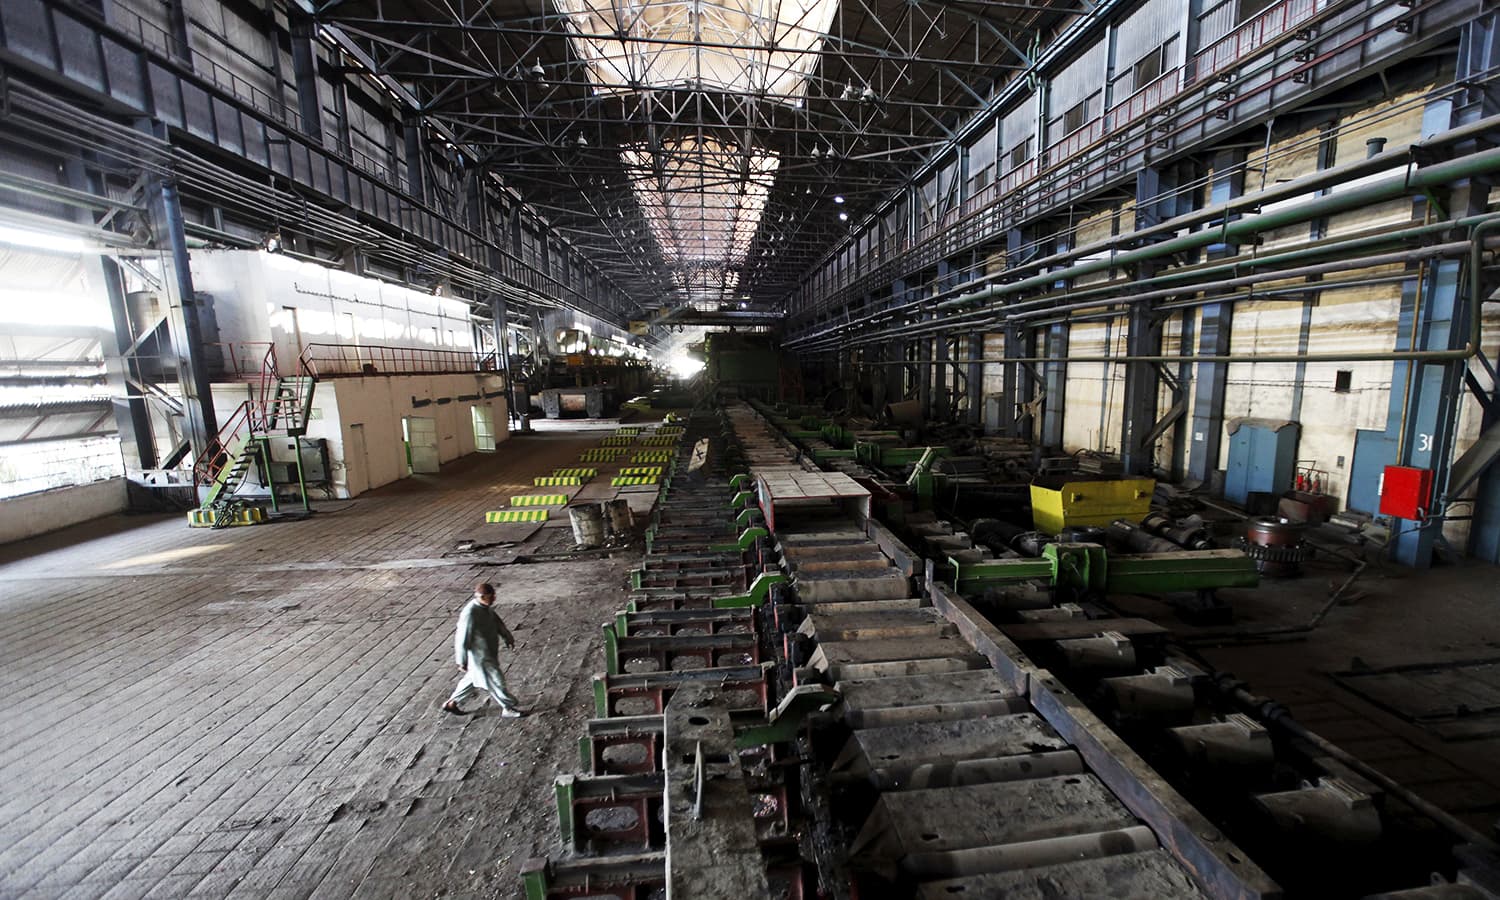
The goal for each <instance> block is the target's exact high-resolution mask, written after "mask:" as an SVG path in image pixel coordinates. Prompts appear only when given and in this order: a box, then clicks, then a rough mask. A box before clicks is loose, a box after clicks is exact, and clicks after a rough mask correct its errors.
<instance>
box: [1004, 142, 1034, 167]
mask: <svg viewBox="0 0 1500 900" xmlns="http://www.w3.org/2000/svg"><path fill="white" fill-rule="evenodd" d="M1006 158H1007V159H1008V160H1009V163H1008V164H1007V165H1006V169H1007V170H1015V169H1019V168H1021V167H1022V166H1024V165H1026V161H1027V160H1029V159H1031V138H1029V137H1028V138H1026V139H1025V140H1023V141H1021V143H1019V144H1017V145H1016V146H1014V147H1012V148H1011V149H1010V152H1009V153H1008V154H1006Z"/></svg>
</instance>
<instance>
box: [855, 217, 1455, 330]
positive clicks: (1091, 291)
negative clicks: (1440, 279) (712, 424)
mask: <svg viewBox="0 0 1500 900" xmlns="http://www.w3.org/2000/svg"><path fill="white" fill-rule="evenodd" d="M1453 227H1454V225H1453V223H1451V222H1443V223H1440V224H1433V225H1418V226H1414V227H1411V228H1406V229H1400V230H1397V231H1389V230H1388V231H1385V232H1382V233H1379V234H1374V235H1368V236H1365V237H1359V238H1354V239H1346V240H1338V241H1330V242H1325V243H1319V244H1317V245H1315V246H1312V247H1304V248H1300V249H1297V250H1291V251H1286V252H1284V253H1277V254H1271V255H1267V256H1261V257H1252V258H1250V259H1244V260H1232V261H1227V262H1224V263H1221V264H1217V265H1211V266H1204V267H1200V268H1195V269H1192V270H1191V271H1187V272H1168V273H1163V274H1161V275H1156V276H1153V277H1151V278H1145V279H1141V280H1139V281H1133V282H1131V283H1130V287H1131V293H1130V294H1128V295H1125V296H1121V294H1120V289H1121V287H1122V285H1121V284H1119V283H1111V284H1108V285H1101V286H1099V287H1096V288H1088V289H1085V290H1081V291H1069V292H1067V293H1065V294H1064V295H1063V297H1061V298H1053V297H1041V298H1036V299H1033V300H1024V301H1021V302H1020V303H1015V304H1011V305H1009V306H1007V307H1005V308H1004V309H1002V310H980V311H976V312H972V313H967V314H959V315H956V316H951V317H949V318H946V319H941V320H937V321H934V322H932V323H930V324H927V325H922V326H918V327H916V328H910V327H896V328H888V329H884V330H882V331H878V332H874V333H872V334H866V335H864V336H862V337H859V338H853V339H848V340H846V341H843V342H841V343H844V344H847V345H850V346H861V345H863V344H868V343H872V342H876V341H879V340H882V339H884V338H885V337H886V336H888V335H900V336H902V337H910V336H912V335H919V334H928V333H937V332H939V331H943V330H946V329H951V328H953V327H955V326H961V325H976V326H977V325H981V324H998V323H999V322H1001V321H1009V320H1020V319H1025V318H1030V317H1032V316H1044V315H1052V314H1055V313H1058V312H1066V311H1071V310H1075V309H1091V308H1094V307H1099V306H1105V305H1108V304H1121V303H1135V302H1138V301H1143V300H1149V299H1159V298H1161V297H1171V296H1175V295H1178V294H1182V293H1184V292H1185V291H1193V290H1195V285H1194V284H1179V285H1177V286H1176V287H1172V288H1167V289H1163V290H1157V291H1151V292H1147V293H1140V292H1139V290H1140V288H1142V287H1146V286H1150V285H1156V284H1167V283H1171V282H1174V281H1184V280H1188V279H1194V280H1201V279H1205V278H1209V277H1211V276H1214V275H1218V274H1220V273H1239V272H1241V271H1244V270H1246V269H1258V268H1262V267H1266V266H1273V265H1278V264H1281V263H1285V262H1295V261H1298V260H1302V259H1310V258H1317V257H1322V256H1342V255H1343V254H1347V253H1350V252H1352V251H1355V250H1360V249H1368V248H1370V247H1372V246H1387V245H1391V244H1398V243H1400V242H1401V241H1404V240H1409V239H1411V238H1416V237H1422V236H1425V235H1429V234H1433V233H1438V232H1442V231H1452V230H1453ZM1467 247H1468V243H1467V242H1462V241H1459V242H1451V243H1447V244H1440V245H1433V246H1430V247H1416V248H1411V249H1409V250H1405V251H1402V252H1400V253H1390V254H1383V255H1377V256H1369V257H1355V258H1350V257H1347V256H1344V257H1342V258H1340V259H1337V260H1335V261H1333V262H1328V263H1322V264H1319V265H1311V266H1303V267H1300V268H1297V269H1282V270H1277V271H1276V272H1275V273H1274V274H1275V278H1276V279H1277V280H1279V279H1282V278H1295V277H1303V276H1307V275H1322V274H1331V273H1333V272H1343V271H1351V270H1356V269H1362V268H1368V267H1372V266H1377V265H1387V264H1390V263H1392V262H1409V261H1412V260H1415V259H1422V258H1427V257H1430V256H1441V255H1444V254H1452V255H1457V254H1461V253H1462V252H1463V251H1464V250H1465V249H1467ZM1268 277H1269V276H1268V275H1261V276H1248V275H1247V276H1244V277H1237V278H1231V279H1228V280H1215V281H1213V282H1212V283H1210V284H1206V285H1204V286H1202V287H1198V288H1196V289H1197V290H1208V289H1210V288H1213V289H1217V288H1220V287H1237V286H1241V285H1250V286H1253V285H1254V284H1255V283H1256V282H1257V281H1264V280H1266V278H1268ZM1337 286H1340V285H1338V284H1336V283H1334V284H1330V285H1321V284H1317V285H1309V286H1308V287H1307V288H1304V289H1319V288H1326V287H1337ZM1085 297H1097V298H1098V299H1097V300H1093V301H1091V302H1079V303H1073V304H1066V305H1058V306H1044V307H1042V308H1040V309H1036V310H1034V311H1032V312H1028V313H1025V314H1019V315H1015V314H1011V312H1010V311H1011V310H1015V309H1019V308H1022V307H1036V306H1041V305H1042V304H1046V303H1054V302H1056V300H1058V299H1078V298H1085ZM1239 299H1244V300H1250V299H1255V293H1254V291H1253V290H1252V291H1251V292H1250V293H1249V294H1246V295H1243V296H1233V295H1226V296H1217V295H1216V296H1213V297H1209V298H1206V299H1204V300H1203V301H1199V302H1204V303H1220V302H1226V301H1227V302H1233V301H1235V300H1239ZM1178 305H1180V304H1178Z"/></svg>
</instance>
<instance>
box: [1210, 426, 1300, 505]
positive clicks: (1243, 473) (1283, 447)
mask: <svg viewBox="0 0 1500 900" xmlns="http://www.w3.org/2000/svg"><path fill="white" fill-rule="evenodd" d="M1301 432H1302V427H1301V425H1299V424H1298V423H1296V422H1292V421H1288V420H1286V419H1234V420H1233V421H1231V422H1230V423H1229V466H1228V468H1227V469H1226V470H1225V472H1224V497H1225V499H1228V500H1232V501H1234V502H1235V503H1238V504H1240V505H1241V506H1245V505H1249V503H1250V501H1251V495H1252V494H1272V495H1275V494H1280V493H1281V492H1282V491H1286V490H1290V489H1291V488H1292V486H1293V483H1294V481H1295V480H1296V475H1297V439H1298V437H1299V436H1300V435H1301Z"/></svg>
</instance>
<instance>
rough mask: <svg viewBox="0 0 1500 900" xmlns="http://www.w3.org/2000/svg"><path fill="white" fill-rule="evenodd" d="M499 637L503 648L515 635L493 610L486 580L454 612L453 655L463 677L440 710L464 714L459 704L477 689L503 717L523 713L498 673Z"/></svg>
mask: <svg viewBox="0 0 1500 900" xmlns="http://www.w3.org/2000/svg"><path fill="white" fill-rule="evenodd" d="M501 639H504V641H505V649H507V650H513V649H515V646H516V639H515V638H514V637H512V636H511V633H510V629H509V628H506V627H505V623H504V622H502V621H500V616H499V615H498V614H496V612H495V586H494V585H492V584H489V583H488V582H485V583H482V584H479V585H476V586H475V588H474V596H473V598H471V599H470V600H469V602H468V603H466V604H464V608H463V611H462V612H460V613H459V614H458V631H457V632H456V633H455V634H454V635H453V658H454V661H455V662H457V663H458V667H459V668H460V669H463V670H464V677H463V679H462V680H460V681H459V682H458V687H457V688H455V689H454V691H453V696H451V697H449V698H448V702H447V703H444V704H443V711H444V712H450V713H453V714H454V715H456V716H461V715H464V711H463V708H462V707H461V706H459V704H460V703H462V702H464V701H465V700H467V699H469V698H470V697H472V696H474V695H475V694H477V693H479V692H480V691H488V692H489V694H490V696H491V697H494V698H495V702H496V703H498V704H500V715H502V716H504V717H505V718H507V719H515V718H519V717H521V716H523V715H525V713H523V712H521V710H520V709H519V708H518V707H517V705H516V698H515V697H512V696H511V695H510V692H509V691H507V690H506V689H505V676H504V675H502V674H501V673H500V641H501Z"/></svg>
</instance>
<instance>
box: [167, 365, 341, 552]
mask: <svg viewBox="0 0 1500 900" xmlns="http://www.w3.org/2000/svg"><path fill="white" fill-rule="evenodd" d="M298 365H299V367H301V369H302V371H301V373H299V374H297V375H282V374H281V373H280V372H279V371H278V369H277V364H276V348H275V346H274V345H268V347H267V350H266V353H265V357H264V358H263V359H262V362H261V370H260V377H259V381H258V383H257V387H256V389H255V392H254V393H255V396H254V397H253V398H252V399H249V400H246V401H244V402H243V403H241V404H240V405H239V406H238V407H237V408H236V409H235V411H234V413H233V414H231V415H230V417H229V419H228V420H227V421H226V422H225V423H224V426H223V427H222V428H220V429H219V433H218V435H217V436H216V437H215V438H214V440H213V441H212V442H211V443H210V444H209V446H208V448H207V449H206V450H205V451H204V452H203V453H202V454H201V455H199V457H198V459H197V460H196V461H195V462H194V464H193V480H194V483H195V484H196V485H197V486H198V488H199V489H200V490H199V493H200V496H201V497H202V500H201V502H200V504H199V506H198V509H196V510H194V511H193V513H192V514H190V515H189V521H190V522H191V523H193V524H198V525H212V526H213V527H215V528H223V527H225V526H228V525H233V524H249V523H250V522H253V521H258V519H256V518H254V517H251V516H249V515H247V514H246V513H245V507H244V504H243V503H242V501H240V500H238V499H237V498H236V494H237V493H238V492H239V490H240V488H241V487H243V486H244V484H245V481H246V479H247V478H248V477H249V475H250V469H251V466H253V465H254V464H255V463H257V462H259V463H261V465H262V466H263V470H268V469H269V467H270V462H271V453H270V448H269V446H268V441H269V440H270V439H271V438H277V437H290V438H297V437H301V436H302V435H304V434H306V433H307V422H308V419H309V418H310V417H311V415H312V400H313V390H314V388H315V387H316V385H317V379H316V378H315V377H313V376H312V375H310V374H307V372H306V367H305V366H303V365H302V363H301V361H300V360H299V361H298ZM300 466H301V463H300V460H299V462H298V468H299V471H300ZM299 487H300V485H299ZM275 492H276V488H275V485H274V484H273V485H272V486H271V494H272V499H271V503H272V505H273V506H274V505H275V503H276V500H275ZM302 499H303V503H304V506H305V505H306V499H307V498H306V491H305V489H303V494H302Z"/></svg>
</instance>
